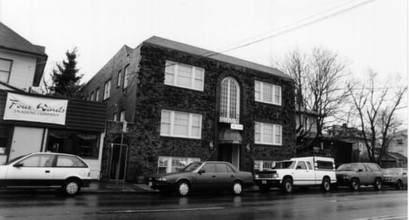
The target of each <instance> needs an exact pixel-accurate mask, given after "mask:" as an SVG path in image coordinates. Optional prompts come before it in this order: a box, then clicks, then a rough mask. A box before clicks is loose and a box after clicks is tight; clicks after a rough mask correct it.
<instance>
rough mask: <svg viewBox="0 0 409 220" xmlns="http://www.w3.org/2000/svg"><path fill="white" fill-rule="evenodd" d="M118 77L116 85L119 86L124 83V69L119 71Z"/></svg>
mask: <svg viewBox="0 0 409 220" xmlns="http://www.w3.org/2000/svg"><path fill="white" fill-rule="evenodd" d="M117 77H118V81H116V87H117V88H118V87H121V84H122V70H119V71H118V75H117Z"/></svg>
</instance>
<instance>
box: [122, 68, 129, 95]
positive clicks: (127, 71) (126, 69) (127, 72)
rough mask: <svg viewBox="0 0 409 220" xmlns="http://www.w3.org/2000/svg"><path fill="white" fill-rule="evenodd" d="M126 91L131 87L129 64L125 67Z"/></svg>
mask: <svg viewBox="0 0 409 220" xmlns="http://www.w3.org/2000/svg"><path fill="white" fill-rule="evenodd" d="M123 75H124V89H126V88H128V86H129V83H130V82H129V64H128V65H126V66H125V70H124V74H123Z"/></svg>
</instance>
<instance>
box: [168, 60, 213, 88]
mask: <svg viewBox="0 0 409 220" xmlns="http://www.w3.org/2000/svg"><path fill="white" fill-rule="evenodd" d="M181 66H185V67H187V68H191V70H192V72H191V75H190V85H189V86H184V85H180V84H179V83H178V79H179V77H180V71H179V68H181ZM169 77H173V78H169ZM204 79H205V69H203V68H201V67H197V66H192V65H188V64H184V63H178V62H174V61H169V60H167V61H166V64H165V81H164V84H165V85H169V86H175V87H180V88H186V89H192V90H196V91H202V92H203V91H204Z"/></svg>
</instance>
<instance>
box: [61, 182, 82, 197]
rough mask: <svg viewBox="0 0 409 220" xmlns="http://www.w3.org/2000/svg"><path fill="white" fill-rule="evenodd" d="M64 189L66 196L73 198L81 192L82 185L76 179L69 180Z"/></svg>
mask: <svg viewBox="0 0 409 220" xmlns="http://www.w3.org/2000/svg"><path fill="white" fill-rule="evenodd" d="M62 189H63V192H64V193H65V194H66V195H69V196H73V195H76V194H78V193H79V192H80V190H81V185H80V183H79V181H78V180H76V179H68V180H67V181H65V183H64V185H63V186H62Z"/></svg>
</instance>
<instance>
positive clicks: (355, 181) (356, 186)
mask: <svg viewBox="0 0 409 220" xmlns="http://www.w3.org/2000/svg"><path fill="white" fill-rule="evenodd" d="M359 186H360V183H359V180H358V179H356V178H355V179H352V180H351V189H352V191H358V190H359Z"/></svg>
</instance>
